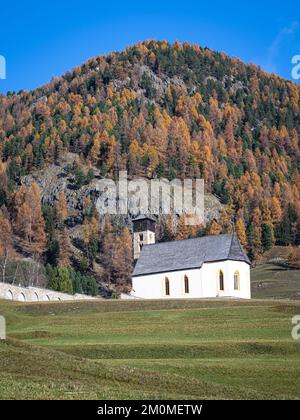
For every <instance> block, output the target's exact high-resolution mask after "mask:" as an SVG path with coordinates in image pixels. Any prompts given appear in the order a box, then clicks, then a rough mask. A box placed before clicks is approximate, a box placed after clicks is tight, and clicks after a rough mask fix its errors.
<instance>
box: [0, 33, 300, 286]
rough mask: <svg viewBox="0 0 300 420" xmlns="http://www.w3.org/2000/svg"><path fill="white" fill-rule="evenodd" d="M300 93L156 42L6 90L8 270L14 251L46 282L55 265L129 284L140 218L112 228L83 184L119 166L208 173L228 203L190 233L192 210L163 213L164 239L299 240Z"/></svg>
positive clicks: (0, 102)
mask: <svg viewBox="0 0 300 420" xmlns="http://www.w3.org/2000/svg"><path fill="white" fill-rule="evenodd" d="M299 89H300V88H299V86H298V85H296V84H294V83H292V82H290V81H286V80H283V79H281V78H279V77H277V76H276V75H274V74H271V75H269V74H267V73H266V72H264V71H262V70H260V69H259V68H258V67H256V66H255V65H245V64H244V63H242V62H241V61H239V60H238V59H235V58H230V57H228V56H227V55H225V54H223V53H217V52H213V51H211V50H209V49H207V48H201V47H199V46H195V45H189V44H187V43H184V44H180V43H178V42H176V43H174V44H173V45H170V44H168V43H167V42H164V41H163V42H156V41H147V42H143V43H139V44H137V45H135V46H133V47H130V48H127V49H126V50H124V51H123V52H118V53H111V54H109V55H107V56H98V57H96V58H92V59H91V60H89V61H88V62H87V63H85V64H83V65H82V66H80V67H77V68H75V69H73V70H72V71H69V72H67V73H66V74H65V75H63V76H62V77H59V78H55V79H53V80H52V81H51V82H50V83H48V84H47V85H45V86H43V87H41V88H39V89H36V90H34V91H30V92H28V91H22V92H19V93H14V92H10V93H9V94H8V95H6V96H4V95H1V96H0V207H1V210H0V226H1V229H0V232H1V233H0V256H2V259H4V263H2V266H6V263H5V262H6V260H7V259H8V255H13V253H14V252H15V253H17V254H18V255H20V254H21V255H23V256H27V257H30V258H31V259H33V260H34V261H35V264H34V265H33V269H32V270H33V271H34V274H32V275H31V276H29V277H30V278H31V280H30V281H40V280H37V279H40V277H39V273H38V272H40V271H41V266H44V265H46V264H49V265H50V266H51V267H52V269H53V267H54V271H51V270H52V269H50V274H49V270H48V275H47V279H48V280H45V281H48V282H50V285H52V287H56V288H57V287H60V288H63V289H64V290H67V291H71V290H72V289H73V290H75V291H80V289H81V290H84V291H86V292H89V293H91V290H92V291H94V290H95V283H94V279H95V278H96V279H97V280H98V283H99V282H102V283H105V284H107V285H108V286H112V285H115V286H117V287H118V286H119V287H120V288H123V289H124V288H125V289H126V287H127V286H128V283H129V278H130V273H131V270H132V258H131V255H132V252H131V238H130V232H129V231H128V228H130V223H129V222H128V220H117V221H115V220H113V221H109V220H108V221H106V223H105V226H104V223H103V221H101V223H100V222H99V220H98V216H97V211H96V209H95V202H94V197H93V196H92V195H91V194H89V192H87V193H86V195H85V194H83V195H82V194H81V192H82V190H81V189H82V188H86V187H87V186H89V185H91V183H92V182H93V180H95V179H99V178H101V177H113V178H117V177H118V172H119V171H120V170H127V171H128V175H129V176H130V177H134V176H144V177H148V178H152V177H158V178H161V177H166V178H168V179H173V178H176V177H177V178H194V177H203V178H204V180H205V186H206V191H207V192H208V193H212V194H214V195H215V196H217V197H218V199H219V200H220V201H221V203H222V204H223V208H222V209H221V211H220V214H219V215H218V217H216V218H212V219H211V220H210V221H209V222H208V223H207V225H206V226H196V227H194V229H187V228H186V226H185V224H184V216H182V217H181V218H180V220H179V221H178V220H173V219H172V218H171V217H170V218H167V219H166V220H162V221H160V222H159V226H158V232H157V237H158V239H159V240H168V239H174V238H177V239H183V238H186V237H191V236H197V235H202V234H205V233H209V234H218V233H221V232H229V231H231V230H232V229H233V225H235V228H236V232H237V234H238V236H239V238H240V240H241V242H242V244H243V246H244V247H245V248H246V250H247V251H248V253H249V256H250V257H251V259H257V258H259V256H260V255H261V254H262V252H263V251H265V250H268V249H269V248H271V247H272V246H273V245H274V243H276V244H277V245H283V246H286V245H294V246H295V245H297V244H299V243H300V233H299V232H300V175H299V169H300V166H299V165H300V148H299V131H300V114H299V110H300V96H299V93H300V90H299ZM57 168H59V169H58V173H57V177H58V178H60V179H61V180H64V182H62V183H61V184H62V187H61V189H59V188H58V189H56V190H54V192H53V191H52V192H53V194H52V193H51V194H52V195H51V197H50V198H49V197H47V193H46V190H47V180H45V179H41V178H40V176H39V174H40V173H41V172H44V171H47V170H52V169H53V171H55V170H57ZM29 174H30V175H31V177H28V175H29ZM34 181H35V182H34ZM20 184H22V187H21V188H19V187H20ZM58 184H59V185H60V183H59V182H58ZM88 191H89V190H88ZM72 192H73V193H72ZM78 197H80V199H79V198H78ZM42 204H43V205H42ZM71 229H72V231H71ZM107 238H108V239H107ZM112 255H113V256H114V257H113V258H112V257H111V256H112ZM298 260H299V258H298V257H297V258H296V261H298ZM58 266H59V267H61V268H64V269H65V271H64V272H63V273H62V272H58V271H57V268H56V267H58ZM66 270H69V272H68V273H67V272H66ZM62 278H63V280H62ZM61 283H63V287H62V286H61ZM88 283H89V285H90V286H89V287H87V284H88Z"/></svg>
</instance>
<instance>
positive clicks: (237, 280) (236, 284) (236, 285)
mask: <svg viewBox="0 0 300 420" xmlns="http://www.w3.org/2000/svg"><path fill="white" fill-rule="evenodd" d="M234 290H240V273H239V272H238V271H236V272H235V273H234Z"/></svg>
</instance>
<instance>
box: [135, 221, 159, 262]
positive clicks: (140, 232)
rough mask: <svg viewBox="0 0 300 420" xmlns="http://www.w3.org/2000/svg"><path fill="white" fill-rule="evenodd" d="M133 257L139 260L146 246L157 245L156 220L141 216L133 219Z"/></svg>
mask: <svg viewBox="0 0 300 420" xmlns="http://www.w3.org/2000/svg"><path fill="white" fill-rule="evenodd" d="M132 223H133V256H134V260H137V259H138V258H139V256H140V253H141V250H142V248H143V246H144V245H149V244H155V223H156V221H155V219H154V218H152V217H151V216H139V217H137V218H136V219H133V221H132Z"/></svg>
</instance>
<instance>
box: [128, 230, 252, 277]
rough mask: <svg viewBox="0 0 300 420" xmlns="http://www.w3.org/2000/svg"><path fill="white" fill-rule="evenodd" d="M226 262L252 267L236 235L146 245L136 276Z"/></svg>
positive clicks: (135, 272) (137, 264) (136, 268)
mask: <svg viewBox="0 0 300 420" xmlns="http://www.w3.org/2000/svg"><path fill="white" fill-rule="evenodd" d="M225 260H234V261H244V262H246V263H247V264H250V261H249V258H248V257H247V255H246V254H245V252H244V250H243V248H242V246H241V244H240V241H239V240H238V238H237V236H236V235H234V234H225V235H213V236H203V237H200V238H194V239H186V240H183V241H172V242H161V243H157V244H152V245H144V246H143V249H142V251H141V255H140V257H139V259H138V261H137V263H136V266H135V269H134V272H133V277H136V276H141V275H146V274H155V273H166V272H169V271H179V270H190V269H193V268H201V267H202V265H203V263H208V262H216V261H225Z"/></svg>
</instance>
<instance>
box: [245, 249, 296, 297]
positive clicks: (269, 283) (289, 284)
mask: <svg viewBox="0 0 300 420" xmlns="http://www.w3.org/2000/svg"><path fill="white" fill-rule="evenodd" d="M289 253H290V248H289V247H287V246H285V247H284V246H274V247H273V248H272V249H270V250H269V251H267V252H265V254H264V255H263V257H262V258H261V261H260V262H259V263H258V265H257V267H256V268H254V269H252V270H251V288H252V297H253V298H258V299H270V298H271V299H293V300H300V270H295V269H288V268H286V267H284V266H282V265H280V264H279V263H278V262H276V260H281V261H286V260H287V259H288V255H289Z"/></svg>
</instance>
